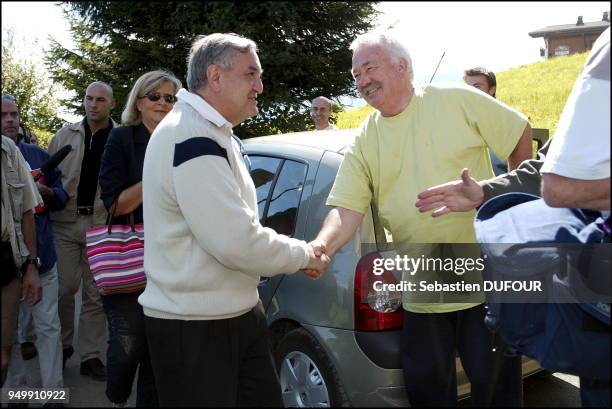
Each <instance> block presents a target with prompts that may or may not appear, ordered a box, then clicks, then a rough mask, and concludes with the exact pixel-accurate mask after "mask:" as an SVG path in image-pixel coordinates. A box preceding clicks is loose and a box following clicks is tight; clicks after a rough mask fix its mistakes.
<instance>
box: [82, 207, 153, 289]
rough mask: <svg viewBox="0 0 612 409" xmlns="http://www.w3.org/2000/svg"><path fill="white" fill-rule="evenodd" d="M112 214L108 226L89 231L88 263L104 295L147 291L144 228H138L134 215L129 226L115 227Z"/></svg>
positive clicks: (87, 236)
mask: <svg viewBox="0 0 612 409" xmlns="http://www.w3.org/2000/svg"><path fill="white" fill-rule="evenodd" d="M111 214H113V212H112V211H111V212H110V213H109V216H108V219H107V223H106V226H99V227H90V228H89V229H87V230H86V231H85V236H86V241H87V259H88V261H89V267H90V269H91V272H92V273H93V277H94V281H95V282H96V286H97V287H98V291H99V292H100V295H111V294H119V293H132V292H136V291H140V290H142V289H144V288H145V285H146V283H147V279H146V277H145V273H144V267H143V261H144V226H143V225H142V224H134V215H133V214H131V213H130V215H129V223H130V224H128V225H121V224H115V225H111V224H110V222H111V216H110V215H111Z"/></svg>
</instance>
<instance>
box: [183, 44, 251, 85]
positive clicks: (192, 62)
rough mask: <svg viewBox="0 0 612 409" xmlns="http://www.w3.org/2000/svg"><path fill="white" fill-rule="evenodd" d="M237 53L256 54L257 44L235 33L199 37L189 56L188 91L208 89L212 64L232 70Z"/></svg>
mask: <svg viewBox="0 0 612 409" xmlns="http://www.w3.org/2000/svg"><path fill="white" fill-rule="evenodd" d="M235 51H239V52H241V53H246V52H249V51H252V52H254V53H255V52H257V44H255V42H254V41H253V40H249V39H248V38H245V37H242V36H239V35H238V34H234V33H227V34H222V33H214V34H210V35H207V36H198V37H197V38H196V40H195V41H194V43H193V45H192V46H191V50H189V55H188V56H187V89H189V91H191V92H196V91H199V90H202V89H204V87H206V83H207V78H206V71H207V70H208V67H209V66H210V65H211V64H214V65H218V66H219V67H221V69H223V70H229V69H230V68H232V60H233V57H234V52H235Z"/></svg>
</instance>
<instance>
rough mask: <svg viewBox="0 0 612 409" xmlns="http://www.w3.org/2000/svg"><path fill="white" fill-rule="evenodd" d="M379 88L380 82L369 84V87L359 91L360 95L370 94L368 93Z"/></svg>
mask: <svg viewBox="0 0 612 409" xmlns="http://www.w3.org/2000/svg"><path fill="white" fill-rule="evenodd" d="M380 86H381V83H380V82H373V83H371V84H370V85H368V86H367V87H364V88H363V89H362V90H361V93H362V94H367V93H368V92H370V91H371V90H373V89H374V88H378V87H380Z"/></svg>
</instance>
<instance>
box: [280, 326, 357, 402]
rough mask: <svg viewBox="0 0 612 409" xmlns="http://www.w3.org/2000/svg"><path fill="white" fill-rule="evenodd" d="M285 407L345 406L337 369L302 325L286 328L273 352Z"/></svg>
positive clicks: (344, 394) (344, 395)
mask: <svg viewBox="0 0 612 409" xmlns="http://www.w3.org/2000/svg"><path fill="white" fill-rule="evenodd" d="M274 358H275V362H276V369H277V371H278V376H279V381H280V384H281V391H282V394H283V403H284V406H285V407H311V406H318V407H339V406H340V407H347V406H350V405H349V401H348V398H347V397H346V393H345V392H344V388H343V387H342V385H341V383H340V379H339V377H338V372H337V371H336V369H335V368H334V366H333V364H332V363H331V360H330V359H329V358H328V357H327V354H326V353H325V350H324V349H323V347H322V346H321V345H320V344H319V343H318V342H317V340H316V339H315V338H314V337H313V336H312V335H311V334H310V333H309V332H308V331H306V330H305V329H304V328H297V329H294V330H292V331H290V332H288V333H287V334H286V335H285V336H284V337H283V338H282V339H281V341H280V343H279V344H278V348H276V351H275V354H274Z"/></svg>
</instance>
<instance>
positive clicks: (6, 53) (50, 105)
mask: <svg viewBox="0 0 612 409" xmlns="http://www.w3.org/2000/svg"><path fill="white" fill-rule="evenodd" d="M16 48H17V45H16V43H15V36H14V33H13V31H12V30H5V31H4V32H3V35H2V93H3V94H11V95H13V96H15V98H16V100H17V106H18V107H19V116H20V118H21V122H23V123H25V124H26V125H27V126H28V127H29V128H30V129H31V130H32V131H33V132H34V133H35V134H36V135H37V137H38V138H39V144H41V145H42V146H47V141H48V139H49V137H50V136H51V135H52V134H53V133H54V132H55V131H57V130H58V129H59V128H60V127H61V126H62V123H63V121H62V120H61V119H60V118H58V109H59V102H58V101H57V99H56V98H55V93H56V92H57V89H56V87H54V86H53V85H52V84H51V83H50V81H49V80H48V79H47V77H46V76H45V75H44V73H43V72H42V67H40V66H38V65H36V64H35V63H34V62H32V61H35V59H34V58H17V57H16V56H15V54H16V53H15V51H16Z"/></svg>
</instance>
